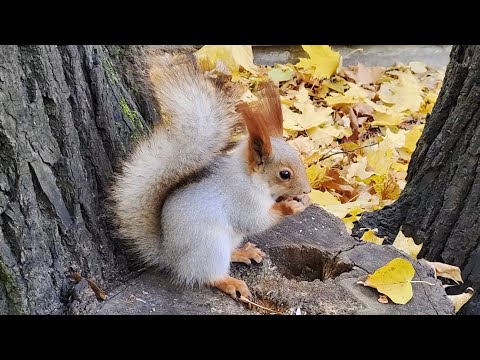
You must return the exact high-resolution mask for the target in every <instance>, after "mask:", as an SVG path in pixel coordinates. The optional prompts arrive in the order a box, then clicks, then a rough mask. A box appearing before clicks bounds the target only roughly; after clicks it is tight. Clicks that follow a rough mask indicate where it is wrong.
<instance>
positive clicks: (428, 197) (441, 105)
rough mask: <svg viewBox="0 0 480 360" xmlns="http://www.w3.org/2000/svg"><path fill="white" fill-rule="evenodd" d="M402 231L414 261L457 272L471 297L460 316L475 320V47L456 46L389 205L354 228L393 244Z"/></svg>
mask: <svg viewBox="0 0 480 360" xmlns="http://www.w3.org/2000/svg"><path fill="white" fill-rule="evenodd" d="M400 226H403V232H404V233H405V235H407V236H412V237H413V238H414V239H415V241H416V242H417V243H421V242H423V244H424V245H423V249H422V251H421V253H420V255H419V256H420V257H424V258H425V259H427V260H432V261H441V262H445V263H447V264H452V265H456V266H459V267H460V268H461V269H462V276H463V279H464V280H465V284H464V286H463V288H465V287H467V286H472V287H473V288H474V289H475V290H476V295H474V298H473V299H472V300H471V301H470V302H469V303H468V304H467V305H465V306H464V308H463V309H462V312H463V313H476V314H480V298H479V296H478V294H479V292H480V245H479V244H480V46H464V45H458V46H454V47H453V49H452V52H451V54H450V63H449V65H448V67H447V71H446V76H445V81H444V84H443V87H442V90H441V92H440V95H439V97H438V100H437V103H436V104H435V107H434V109H433V111H432V114H431V116H430V117H429V118H428V119H427V121H426V124H425V129H424V132H423V134H422V136H421V138H420V140H419V142H418V145H417V148H416V150H415V152H414V154H413V156H412V161H411V163H410V166H409V169H408V177H407V185H406V187H405V190H404V191H403V192H402V194H401V195H400V198H399V199H398V200H397V201H396V202H395V203H393V204H392V205H391V206H387V207H385V208H383V209H381V210H379V211H376V212H373V213H368V214H364V215H363V216H362V218H361V221H360V222H359V224H358V225H357V227H356V229H357V231H356V233H357V234H358V233H359V230H358V229H360V228H362V227H369V228H375V227H377V228H378V229H379V233H380V234H381V235H383V236H387V239H386V241H385V243H387V244H388V243H392V242H393V240H394V238H395V236H396V234H397V232H398V230H399V228H400Z"/></svg>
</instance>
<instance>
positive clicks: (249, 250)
mask: <svg viewBox="0 0 480 360" xmlns="http://www.w3.org/2000/svg"><path fill="white" fill-rule="evenodd" d="M264 256H266V254H265V253H264V252H263V251H262V250H260V249H259V248H257V247H256V246H255V245H254V244H252V243H251V242H247V243H246V244H245V245H244V246H242V247H241V248H239V249H235V250H233V252H232V257H231V260H230V261H231V262H241V263H244V264H248V265H250V264H251V261H250V259H253V260H255V262H257V263H259V262H261V261H262V257H264Z"/></svg>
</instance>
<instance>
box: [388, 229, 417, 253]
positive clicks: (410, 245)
mask: <svg viewBox="0 0 480 360" xmlns="http://www.w3.org/2000/svg"><path fill="white" fill-rule="evenodd" d="M392 245H393V246H394V247H396V248H397V249H398V250H401V251H403V252H404V253H407V254H408V255H410V256H411V257H412V258H414V259H415V260H416V259H417V255H418V253H419V252H420V250H421V249H422V246H423V243H421V244H420V245H417V244H415V241H413V238H411V237H406V236H405V235H404V234H403V232H402V230H401V229H400V231H399V232H398V234H397V237H396V238H395V241H394V242H393V244H392Z"/></svg>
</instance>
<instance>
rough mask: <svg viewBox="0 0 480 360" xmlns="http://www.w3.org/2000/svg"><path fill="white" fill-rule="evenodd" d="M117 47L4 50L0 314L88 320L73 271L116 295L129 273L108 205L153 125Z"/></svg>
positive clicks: (0, 63)
mask: <svg viewBox="0 0 480 360" xmlns="http://www.w3.org/2000/svg"><path fill="white" fill-rule="evenodd" d="M114 48H115V47H109V48H107V47H105V46H2V47H0V314H5V313H6V314H16V313H29V314H49V313H64V312H67V313H72V312H73V313H78V312H82V311H88V309H86V308H85V309H82V308H78V304H77V308H76V309H73V308H72V306H73V305H72V304H74V303H75V301H76V300H78V291H77V292H75V286H76V285H75V286H74V285H73V283H72V281H71V280H70V279H69V274H70V273H71V272H72V271H78V272H80V273H81V274H82V275H83V276H84V277H86V278H91V279H94V281H95V282H97V283H98V284H99V285H100V286H107V287H108V286H109V285H113V283H114V280H115V281H118V280H121V279H122V277H123V276H125V274H126V273H127V272H128V266H127V261H126V257H125V256H124V254H123V252H122V250H121V247H119V246H118V243H117V242H115V241H113V240H112V238H111V236H110V235H109V233H108V226H107V225H108V222H107V221H106V217H105V216H104V214H105V207H104V200H105V195H106V189H107V187H108V182H109V177H110V175H111V174H112V167H113V164H114V158H116V157H117V156H120V155H121V154H123V153H124V152H125V150H126V148H127V146H128V145H127V144H128V143H129V140H130V138H132V137H133V136H134V135H135V134H136V133H138V132H140V131H141V130H142V129H143V128H145V125H146V124H145V122H144V119H143V117H142V116H141V115H140V113H139V112H138V111H137V106H136V105H135V101H133V100H132V97H131V96H130V94H129V92H128V91H127V89H126V87H125V85H124V81H123V79H122V77H121V76H119V75H118V73H117V72H116V70H115V65H114V64H113V63H112V61H111V59H110V56H109V51H111V50H112V49H114ZM116 48H117V50H119V51H123V50H125V49H124V48H121V47H116ZM85 283H86V282H85V281H84V283H83V284H80V285H82V286H84V285H85ZM77 285H79V284H77ZM77 290H78V289H77ZM77 303H78V301H77Z"/></svg>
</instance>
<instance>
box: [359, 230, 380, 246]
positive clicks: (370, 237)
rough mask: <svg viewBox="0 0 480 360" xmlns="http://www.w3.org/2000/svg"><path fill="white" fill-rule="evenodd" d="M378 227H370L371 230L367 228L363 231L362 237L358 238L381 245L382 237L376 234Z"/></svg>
mask: <svg viewBox="0 0 480 360" xmlns="http://www.w3.org/2000/svg"><path fill="white" fill-rule="evenodd" d="M377 231H378V229H372V230H367V231H365V232H364V233H363V235H362V237H361V239H360V240H363V241H366V242H372V243H374V244H377V245H382V244H383V240H384V238H381V237H378V236H377V235H376V232H377Z"/></svg>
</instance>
